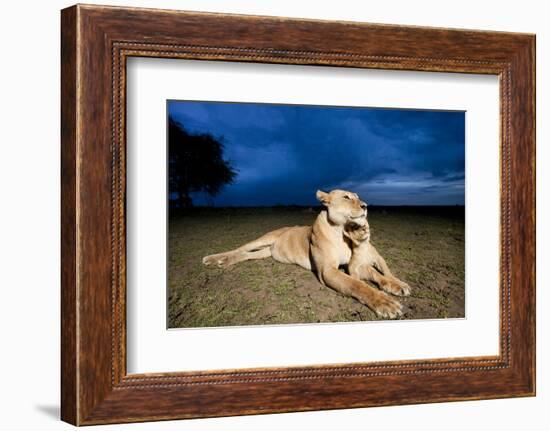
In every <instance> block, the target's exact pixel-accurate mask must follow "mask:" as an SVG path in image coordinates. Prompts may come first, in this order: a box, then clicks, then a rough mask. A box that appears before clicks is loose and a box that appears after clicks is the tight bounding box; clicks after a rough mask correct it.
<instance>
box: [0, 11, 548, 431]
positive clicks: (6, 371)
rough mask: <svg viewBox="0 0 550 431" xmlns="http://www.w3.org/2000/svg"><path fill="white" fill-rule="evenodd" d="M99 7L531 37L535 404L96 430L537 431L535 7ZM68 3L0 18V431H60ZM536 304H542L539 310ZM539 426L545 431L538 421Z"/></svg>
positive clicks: (544, 99)
mask: <svg viewBox="0 0 550 431" xmlns="http://www.w3.org/2000/svg"><path fill="white" fill-rule="evenodd" d="M101 3H103V4H117V5H131V6H143V7H161V8H171V9H187V10H204V11H217V12H232V13H247V14H259V15H280V16H290V17H306V18H320V19H337V20H355V21H368V22H379V23H390V24H412V25H428V26H438V27H456V28H477V29H486V30H505V31H519V32H531V33H536V34H537V57H538V58H537V76H538V79H537V91H538V94H537V117H538V119H539V121H538V125H537V141H538V151H537V154H538V157H537V159H538V172H537V182H538V205H537V213H538V214H537V218H538V221H539V223H538V240H537V249H538V250H537V252H538V277H537V279H538V289H537V290H538V292H537V302H538V305H537V312H538V319H537V325H538V331H537V332H538V337H537V338H538V346H537V354H538V379H537V383H538V396H537V397H536V398H524V399H507V400H493V401H475V402H460V403H444V404H432V405H418V406H406V407H385V408H371V409H355V410H340V411H327V412H310V413H292V414H279V415H267V416H247V417H237V418H220V419H202V420H193V421H184V422H182V421H171V422H162V423H154V424H151V423H149V424H133V425H122V426H116V427H114V426H105V427H98V428H96V429H103V428H104V429H117V430H122V429H135V430H138V429H140V430H141V429H144V430H153V429H154V430H168V429H178V430H226V429H239V430H257V429H268V430H269V429H273V430H274V429H281V428H283V429H284V428H296V429H316V430H319V431H320V430H329V429H330V430H332V429H340V428H350V429H367V428H377V429H380V428H384V429H397V428H406V429H408V430H423V431H429V430H438V431H439V430H441V429H445V430H461V431H463V430H465V429H469V428H476V429H477V428H480V427H484V426H488V427H490V428H491V429H499V430H502V431H505V430H517V429H524V428H525V427H532V428H534V429H543V428H544V426H545V425H544V423H546V424H548V423H549V422H550V414H549V413H548V410H549V409H548V405H550V404H549V403H550V373H549V368H550V366H549V365H548V363H549V360H550V352H549V349H550V347H549V346H550V343H549V341H548V338H549V335H548V334H549V329H548V328H549V327H550V321H549V318H548V314H546V315H545V314H544V310H545V308H548V306H549V305H550V303H549V302H550V295H549V294H548V293H547V292H545V287H546V286H548V284H549V282H550V280H549V277H550V272H549V271H548V269H547V268H548V265H546V268H545V266H544V263H545V262H548V260H549V259H550V230H549V228H548V223H546V224H545V223H544V222H543V220H545V219H546V220H549V219H550V193H548V192H547V191H545V189H546V188H547V187H548V186H549V185H550V170H548V169H544V168H545V165H546V164H547V163H549V162H550V150H549V149H548V146H546V145H544V144H545V143H546V142H547V141H548V138H549V137H548V135H549V133H550V126H548V122H545V121H544V120H543V119H545V118H546V119H547V118H549V117H550V100H549V99H548V97H549V96H550V93H549V91H548V90H549V89H548V87H549V84H550V78H548V77H549V76H550V67H549V66H550V65H549V58H548V53H549V52H550V27H548V18H549V15H550V14H549V13H548V11H547V10H546V8H545V2H542V1H536V0H523V1H521V2H518V1H514V2H511V1H504V0H500V1H487V2H480V1H471V0H462V1H460V2H452V3H451V2H441V1H421V0H416V1H406V0H403V1H392V0H386V1H379V2H359V1H353V0H339V1H338V2H334V1H324V2H321V1H315V2H313V1H305V0H302V1H298V0H263V1H260V0H256V1H245V0H240V1H239V0H225V1H224V0H200V1H199V0H181V1H169V0H159V1H153V0H130V1H122V0H119V1H115V2H111V1H107V0H104V1H101ZM70 4H71V3H70V2H67V1H60V0H50V1H47V2H39V1H26V2H16V1H12V2H4V3H3V5H2V11H1V13H0V32H1V34H2V37H1V39H0V40H1V41H2V63H1V66H0V76H1V79H0V103H1V105H0V106H1V109H2V111H1V116H0V118H1V119H2V121H1V123H0V152H1V153H0V179H1V181H0V184H1V189H0V190H1V194H0V196H1V198H2V201H1V202H2V204H1V206H0V262H2V264H1V266H0V289H1V290H0V293H1V295H2V296H1V301H0V319H1V324H2V325H1V327H2V332H1V334H2V347H1V353H0V372H1V376H2V377H1V379H0V401H1V405H2V411H1V413H0V426H1V427H2V428H3V429H9V430H17V429H40V430H56V429H69V428H70V426H69V425H67V424H64V423H62V422H60V421H59V420H58V419H57V417H58V414H59V402H58V400H59V218H60V215H59V108H60V107H59V89H60V83H59V81H60V79H59V10H60V9H61V8H63V7H66V6H69V5H70ZM545 306H546V307H545ZM546 426H547V425H546Z"/></svg>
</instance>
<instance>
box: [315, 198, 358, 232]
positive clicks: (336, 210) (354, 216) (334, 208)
mask: <svg viewBox="0 0 550 431" xmlns="http://www.w3.org/2000/svg"><path fill="white" fill-rule="evenodd" d="M317 199H318V200H319V202H321V203H322V204H323V205H324V206H326V207H327V213H328V219H329V220H330V221H331V222H332V223H334V224H336V225H340V226H343V225H345V224H346V223H355V224H357V225H359V226H364V225H365V224H366V223H367V204H366V203H365V202H363V201H362V200H361V199H359V196H357V194H356V193H352V192H348V191H346V190H332V191H331V192H329V193H326V192H322V191H321V190H317Z"/></svg>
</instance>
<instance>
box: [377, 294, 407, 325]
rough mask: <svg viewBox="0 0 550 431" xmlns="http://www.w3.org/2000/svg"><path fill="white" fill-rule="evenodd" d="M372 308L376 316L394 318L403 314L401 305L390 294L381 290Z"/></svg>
mask: <svg viewBox="0 0 550 431" xmlns="http://www.w3.org/2000/svg"><path fill="white" fill-rule="evenodd" d="M372 309H373V310H374V312H375V313H376V314H377V315H378V316H380V317H384V318H387V319H395V318H396V317H399V316H401V315H402V314H403V306H402V305H401V304H400V303H399V302H398V301H396V300H395V299H393V298H392V297H391V296H389V295H386V294H385V293H382V292H380V295H378V296H377V297H376V301H374V302H373V304H372Z"/></svg>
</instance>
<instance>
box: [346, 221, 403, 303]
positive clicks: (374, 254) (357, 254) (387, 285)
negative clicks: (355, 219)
mask: <svg viewBox="0 0 550 431" xmlns="http://www.w3.org/2000/svg"><path fill="white" fill-rule="evenodd" d="M344 236H345V237H347V238H349V240H350V245H351V249H352V255H351V259H350V261H349V263H348V272H349V275H351V276H352V277H354V278H357V279H359V280H365V281H370V282H373V283H375V284H376V285H378V287H379V288H380V289H382V290H384V291H386V292H388V293H391V294H393V295H399V296H408V295H410V293H411V289H410V287H409V285H408V284H407V283H405V282H403V281H401V280H399V279H398V278H397V277H395V276H394V275H393V274H392V272H391V271H390V268H389V267H388V265H387V264H386V261H385V260H384V258H383V257H382V256H380V254H379V253H378V251H377V250H376V248H374V246H373V245H372V243H371V242H370V227H369V224H368V223H366V224H365V225H363V226H356V225H354V224H351V225H348V226H346V228H345V229H344Z"/></svg>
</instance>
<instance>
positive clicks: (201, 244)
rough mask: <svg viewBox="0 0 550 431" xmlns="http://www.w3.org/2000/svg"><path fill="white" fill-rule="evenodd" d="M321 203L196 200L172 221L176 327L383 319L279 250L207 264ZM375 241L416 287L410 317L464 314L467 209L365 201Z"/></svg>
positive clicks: (311, 216) (309, 216)
mask: <svg viewBox="0 0 550 431" xmlns="http://www.w3.org/2000/svg"><path fill="white" fill-rule="evenodd" d="M318 211H319V209H317V208H315V209H306V208H288V207H281V208H235V209H215V208H212V209H195V210H193V211H192V212H190V213H188V214H186V215H180V216H177V217H171V218H170V222H169V257H168V259H169V262H168V289H169V292H168V294H169V304H168V316H169V317H168V320H169V322H168V324H169V327H171V328H181V327H207V326H235V325H260V324H283V323H316V322H344V321H365V320H378V318H377V316H376V315H375V314H374V313H373V312H372V311H371V310H369V309H368V308H367V307H365V306H363V305H361V304H360V303H358V302H357V301H355V300H354V299H351V298H348V297H345V296H342V295H341V294H339V293H337V292H335V291H333V290H332V289H330V288H328V287H325V286H323V285H321V284H320V283H319V282H318V281H317V279H316V278H315V275H314V274H313V273H311V272H309V271H307V270H305V269H302V268H300V267H297V266H293V265H285V264H281V263H278V262H275V261H274V260H273V259H271V258H269V259H264V260H260V261H248V262H242V263H239V264H237V265H235V266H233V267H230V268H229V269H218V268H210V267H208V268H207V267H204V266H203V265H202V263H201V259H202V257H203V256H205V255H208V254H212V253H219V252H222V251H227V250H230V249H232V248H235V247H237V246H240V245H242V244H244V243H246V242H248V241H251V240H253V239H255V238H257V237H259V236H260V235H262V234H264V233H265V232H268V231H270V230H273V229H276V228H279V227H283V226H294V225H311V224H312V223H313V222H314V220H315V217H316V216H317V214H318ZM369 223H370V227H371V231H372V242H373V244H374V245H375V246H376V247H377V249H378V251H379V252H380V253H381V254H382V256H383V257H384V258H385V259H386V261H387V263H388V265H389V266H390V268H391V269H392V271H393V273H394V274H395V275H396V276H397V277H399V278H401V279H402V280H404V281H406V282H407V283H409V285H410V286H411V290H412V293H411V296H410V297H408V298H402V299H400V300H401V302H402V304H403V305H404V312H405V313H404V316H403V318H404V319H427V318H447V317H464V208H463V207H441V208H433V207H432V208H429V207H424V208H398V207H387V208H376V207H372V208H369Z"/></svg>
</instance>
